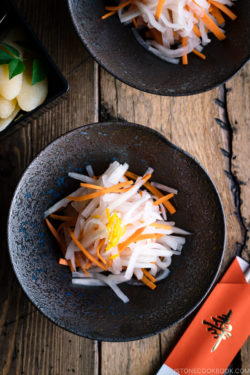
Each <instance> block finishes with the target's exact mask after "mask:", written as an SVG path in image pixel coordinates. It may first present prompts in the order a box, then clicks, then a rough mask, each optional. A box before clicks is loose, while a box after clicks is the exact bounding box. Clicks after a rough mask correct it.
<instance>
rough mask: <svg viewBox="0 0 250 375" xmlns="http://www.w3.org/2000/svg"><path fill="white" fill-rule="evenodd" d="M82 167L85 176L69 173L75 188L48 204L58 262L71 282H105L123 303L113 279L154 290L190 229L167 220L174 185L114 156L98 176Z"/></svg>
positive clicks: (82, 283)
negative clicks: (140, 172) (138, 171)
mask: <svg viewBox="0 0 250 375" xmlns="http://www.w3.org/2000/svg"><path fill="white" fill-rule="evenodd" d="M86 169H87V172H88V175H84V174H79V173H73V172H70V173H69V176H70V177H71V178H73V179H75V180H78V181H79V182H80V187H79V188H78V189H77V190H75V191H74V192H72V193H71V194H70V195H69V196H67V197H65V198H63V199H62V200H60V201H59V202H57V203H56V204H54V205H53V206H52V207H50V208H49V209H48V210H47V211H46V212H45V221H46V223H47V225H48V228H49V229H50V231H51V233H52V234H53V236H54V237H55V239H56V240H57V242H58V244H59V246H60V248H61V251H62V254H63V257H61V258H60V259H59V264H61V265H63V266H68V267H69V269H70V270H71V272H72V283H73V284H77V285H85V286H104V285H108V286H109V287H110V288H112V289H113V291H114V292H115V293H116V295H117V296H118V297H119V298H120V299H121V300H122V301H123V302H124V303H126V302H128V301H129V299H128V297H127V296H126V295H125V294H124V293H123V292H122V290H121V289H120V288H119V286H118V284H121V283H125V282H127V283H133V284H134V285H146V286H147V287H149V288H150V289H152V290H154V289H155V288H156V286H157V281H160V280H162V279H164V278H166V277H167V276H168V274H169V266H170V264H171V259H172V255H180V254H181V250H182V247H183V245H184V244H185V238H184V237H183V235H188V234H190V233H189V232H187V231H185V230H183V229H180V228H178V227H176V226H175V222H174V221H169V220H168V215H169V214H171V215H172V214H174V213H175V211H176V210H175V207H174V206H173V204H172V203H171V202H170V200H171V198H173V197H174V196H175V195H176V194H177V190H175V189H173V188H170V187H168V186H166V185H163V184H159V183H157V182H151V183H150V182H149V180H150V179H151V177H152V174H153V169H152V168H148V170H146V171H145V174H144V175H143V176H137V175H136V174H134V173H133V172H130V171H129V165H128V164H127V163H124V164H120V163H119V162H118V161H114V162H113V163H111V164H110V165H109V167H108V169H107V170H106V171H105V172H104V173H103V174H102V175H101V176H95V175H94V171H93V168H92V167H91V166H87V168H86ZM59 210H63V212H61V213H59V214H58V213H57V211H59ZM52 220H53V221H54V222H55V226H54V224H52ZM58 223H60V224H58Z"/></svg>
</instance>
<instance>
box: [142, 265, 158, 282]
mask: <svg viewBox="0 0 250 375" xmlns="http://www.w3.org/2000/svg"><path fill="white" fill-rule="evenodd" d="M142 272H143V273H144V275H145V276H146V277H147V278H148V279H149V280H151V281H152V282H153V283H155V282H156V278H155V277H154V276H152V275H151V273H149V272H148V271H147V270H145V268H142Z"/></svg>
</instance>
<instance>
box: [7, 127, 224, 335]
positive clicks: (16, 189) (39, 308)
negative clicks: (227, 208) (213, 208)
mask: <svg viewBox="0 0 250 375" xmlns="http://www.w3.org/2000/svg"><path fill="white" fill-rule="evenodd" d="M99 125H102V126H113V125H118V126H119V127H121V128H122V127H132V128H137V129H141V130H142V131H146V132H149V133H151V134H153V135H155V136H157V137H158V138H160V139H161V140H162V141H163V142H165V143H166V144H168V145H169V146H170V147H171V148H173V149H174V150H177V151H179V152H181V153H183V154H184V155H186V156H188V157H189V158H191V159H192V160H193V161H194V162H195V163H196V164H198V166H199V167H200V168H201V169H202V170H203V172H204V173H205V174H206V176H207V177H208V179H209V181H210V183H211V184H212V186H213V188H214V190H215V192H216V194H217V197H218V200H219V204H220V208H221V213H222V219H223V229H224V238H223V244H222V248H221V255H220V260H219V262H218V265H217V267H216V270H215V273H214V276H212V278H211V282H210V285H209V287H208V288H207V289H206V290H205V291H204V294H203V296H202V297H201V298H200V300H199V301H198V302H197V303H196V304H195V305H194V306H193V307H192V308H191V309H190V310H189V311H187V312H186V313H185V314H183V315H182V316H181V317H180V318H179V319H178V320H176V321H175V322H173V323H171V324H169V325H167V326H166V327H163V328H161V329H159V330H156V331H153V332H151V333H147V334H144V335H139V336H133V337H129V338H121V339H113V338H110V337H106V336H100V337H97V336H95V335H92V334H88V333H87V334H82V333H79V332H76V331H75V330H74V329H71V328H69V327H67V326H66V325H64V324H62V323H61V322H59V321H57V320H56V318H52V317H50V316H48V315H47V313H46V311H43V307H42V306H38V305H37V303H36V300H35V298H32V297H31V296H29V294H28V291H26V288H25V287H24V286H23V284H22V281H21V278H19V276H18V273H17V271H16V269H15V262H14V259H13V257H12V251H11V245H10V236H11V234H10V232H11V229H10V227H11V215H12V211H13V209H14V207H15V201H16V197H17V195H18V193H19V189H20V186H21V182H22V180H23V178H24V177H25V175H26V173H27V172H28V170H29V169H30V168H31V167H32V166H33V164H34V163H35V162H36V160H37V159H38V158H39V157H40V156H41V155H42V154H43V153H45V152H46V150H47V148H49V147H51V146H52V145H53V144H54V143H56V142H58V141H59V140H60V139H63V138H64V137H66V136H67V135H69V134H71V133H74V132H78V131H80V130H83V129H84V131H86V130H87V129H86V128H93V127H97V128H98V127H99ZM226 234H227V232H226V218H225V212H224V208H223V205H222V200H221V197H220V195H219V192H218V190H217V188H216V186H215V184H214V182H213V180H212V179H211V177H210V175H209V174H208V172H207V171H206V170H205V168H204V167H203V166H202V165H201V164H200V162H199V161H197V160H196V159H195V158H194V157H193V156H192V155H190V154H189V153H188V152H187V151H184V150H182V149H181V148H180V147H178V146H176V145H175V144H173V143H172V142H170V141H169V140H168V139H167V138H166V137H165V136H164V135H163V134H161V133H160V132H159V131H157V130H155V129H152V128H150V127H148V126H145V125H140V124H136V123H131V122H125V121H107V122H95V123H91V124H86V125H82V126H80V127H77V128H75V129H72V130H69V131H67V132H66V133H64V134H62V135H61V136H59V137H57V138H56V139H54V140H53V141H51V142H50V143H48V144H47V145H46V146H45V147H44V148H43V149H42V150H41V151H40V152H39V153H38V154H37V155H36V156H35V158H34V159H33V160H32V161H31V163H30V164H29V165H28V166H27V168H25V170H24V172H23V173H22V175H21V177H20V179H19V182H18V184H17V186H16V188H15V191H14V194H13V197H12V199H11V204H10V208H9V213H8V220H7V244H8V253H9V258H10V261H11V265H12V268H13V271H14V274H15V276H16V278H17V280H18V282H19V284H20V286H21V288H22V290H23V292H24V294H25V295H26V297H28V299H29V301H30V302H31V303H32V304H33V305H34V306H35V307H36V308H37V309H38V310H39V312H40V313H42V314H43V315H44V316H45V317H46V318H47V319H49V320H50V321H51V322H52V323H54V324H56V325H57V326H58V327H60V328H63V329H65V330H66V331H68V332H71V333H74V334H76V335H78V336H81V337H85V338H88V339H91V340H97V341H107V342H129V341H135V340H141V339H144V338H147V337H152V336H154V335H157V334H160V333H161V332H163V331H165V330H167V329H169V328H171V327H173V326H174V325H176V324H178V323H180V322H181V321H183V320H184V319H186V318H187V317H188V316H189V315H190V314H192V313H193V312H194V311H195V310H196V309H197V308H198V307H199V306H200V305H201V303H202V302H203V301H204V300H205V298H206V297H207V296H208V294H209V292H210V291H211V289H212V287H213V286H214V285H215V281H216V279H217V277H218V274H219V271H220V268H221V264H222V261H223V258H224V254H225V246H226Z"/></svg>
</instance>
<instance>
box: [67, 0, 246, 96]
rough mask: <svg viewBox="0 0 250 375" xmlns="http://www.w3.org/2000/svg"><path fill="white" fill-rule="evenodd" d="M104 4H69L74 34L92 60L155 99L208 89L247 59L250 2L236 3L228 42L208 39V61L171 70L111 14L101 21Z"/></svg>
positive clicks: (71, 0) (195, 59)
mask: <svg viewBox="0 0 250 375" xmlns="http://www.w3.org/2000/svg"><path fill="white" fill-rule="evenodd" d="M107 3H108V1H106V0H95V1H90V2H89V1H86V0H77V1H75V0H68V4H69V10H70V13H71V16H72V20H73V23H74V25H75V28H76V31H77V33H78V35H79V36H80V38H81V40H82V42H83V43H84V45H85V47H86V48H87V49H88V50H89V52H90V53H91V55H92V56H93V57H94V58H95V59H96V61H97V62H98V63H99V64H101V65H102V66H103V67H104V68H105V69H106V70H107V71H108V72H109V73H111V74H113V75H114V76H115V77H116V78H118V79H120V80H121V81H122V82H124V83H126V84H128V85H130V86H132V87H135V88H137V89H139V90H142V91H147V92H150V93H152V94H159V95H170V96H180V95H191V94H197V93H201V92H204V91H207V90H210V89H212V88H214V87H216V86H218V85H220V84H222V83H223V82H225V81H226V80H228V79H229V78H231V77H232V76H233V75H234V74H235V73H236V72H237V71H238V70H239V69H240V68H241V67H242V66H243V65H244V64H245V63H246V62H247V61H248V59H249V52H250V43H249V40H250V39H249V35H250V23H249V14H250V2H249V1H237V2H236V4H235V7H234V12H235V13H236V14H237V15H238V18H237V20H236V21H234V22H232V21H230V20H228V19H227V22H226V33H227V39H226V40H225V41H223V42H220V41H218V40H216V39H215V38H213V37H212V39H213V40H212V42H211V43H210V44H209V45H208V46H207V47H206V48H205V50H204V51H205V54H206V56H207V59H206V61H203V60H201V59H200V58H198V57H197V56H195V55H193V54H191V55H193V56H191V55H189V64H188V65H187V66H183V65H181V64H179V65H173V64H170V63H167V62H165V61H162V60H161V59H159V58H158V57H156V56H154V55H153V54H152V53H150V52H148V51H147V50H146V49H145V48H144V47H143V46H142V45H141V44H140V43H138V41H137V40H136V38H135V36H134V34H133V30H132V28H131V27H130V26H124V25H122V24H121V23H120V21H119V19H118V16H117V15H115V16H113V17H110V18H108V19H106V20H100V16H102V15H103V14H105V12H106V11H105V10H104V4H107Z"/></svg>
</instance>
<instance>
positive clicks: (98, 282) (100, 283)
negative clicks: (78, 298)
mask: <svg viewBox="0 0 250 375" xmlns="http://www.w3.org/2000/svg"><path fill="white" fill-rule="evenodd" d="M72 284H75V285H85V286H105V283H104V282H103V281H101V280H96V279H92V278H90V277H88V278H86V279H83V278H82V279H80V278H74V279H72Z"/></svg>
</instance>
